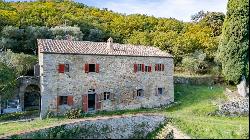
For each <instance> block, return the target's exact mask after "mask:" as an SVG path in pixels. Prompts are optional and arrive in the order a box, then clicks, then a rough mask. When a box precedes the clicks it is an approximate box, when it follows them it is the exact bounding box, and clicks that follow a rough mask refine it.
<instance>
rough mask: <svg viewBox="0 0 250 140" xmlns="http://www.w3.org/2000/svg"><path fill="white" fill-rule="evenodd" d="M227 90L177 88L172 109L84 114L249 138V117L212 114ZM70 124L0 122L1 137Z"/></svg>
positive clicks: (54, 120) (61, 119)
mask: <svg viewBox="0 0 250 140" xmlns="http://www.w3.org/2000/svg"><path fill="white" fill-rule="evenodd" d="M223 91H224V88H223V87H220V86H215V87H213V88H212V89H211V88H209V87H208V86H202V85H199V86H195V85H187V86H185V85H175V101H176V102H177V104H176V105H174V106H173V107H170V108H164V107H162V108H156V109H134V110H120V111H112V112H106V111H101V112H97V113H96V114H87V115H82V116H81V117H96V116H111V115H122V114H137V113H149V112H150V113H161V114H165V115H167V116H168V117H170V118H172V119H171V120H172V123H173V124H174V125H175V126H176V127H177V128H179V129H180V130H182V131H183V132H184V133H186V134H187V135H189V136H190V137H192V138H217V139H223V138H247V137H248V135H249V127H248V125H249V117H219V116H211V115H209V113H211V112H214V111H216V110H217V108H218V107H217V106H216V103H218V102H220V101H223V100H225V95H224V94H223ZM64 121H67V119H66V118H65V117H58V118H50V119H45V120H39V119H36V120H34V121H30V122H13V123H7V124H1V123H0V135H3V134H8V133H13V132H16V131H24V130H32V129H34V128H42V127H45V126H49V125H54V124H58V123H60V122H64Z"/></svg>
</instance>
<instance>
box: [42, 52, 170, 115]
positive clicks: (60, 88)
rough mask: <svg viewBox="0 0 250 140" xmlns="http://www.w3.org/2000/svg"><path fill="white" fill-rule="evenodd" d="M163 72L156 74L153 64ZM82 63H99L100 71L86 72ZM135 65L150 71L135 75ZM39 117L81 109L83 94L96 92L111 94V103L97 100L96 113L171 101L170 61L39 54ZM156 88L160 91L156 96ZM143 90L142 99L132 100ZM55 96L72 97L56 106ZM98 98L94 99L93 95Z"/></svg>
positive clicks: (114, 56) (144, 57)
mask: <svg viewBox="0 0 250 140" xmlns="http://www.w3.org/2000/svg"><path fill="white" fill-rule="evenodd" d="M159 63H160V64H164V71H155V64H159ZM58 64H69V72H65V73H59V72H58ZM85 64H99V72H98V73H96V72H89V73H86V72H85V70H84V66H85ZM134 64H144V65H145V66H151V67H152V71H151V72H142V71H138V72H134ZM39 65H40V83H41V117H44V116H45V115H46V113H47V112H48V111H52V112H56V113H59V114H60V113H65V111H66V110H69V109H71V108H81V109H82V108H83V106H84V105H83V104H84V103H83V100H84V99H83V98H84V97H83V95H88V94H89V92H88V91H89V89H95V92H94V93H95V94H96V95H102V96H103V94H102V93H104V92H110V93H111V94H112V95H113V97H114V98H113V99H111V100H103V99H102V100H98V101H97V100H96V101H97V102H99V103H100V107H99V110H121V109H135V108H141V107H145V108H152V107H158V106H161V105H166V104H169V103H171V102H173V101H174V85H173V58H172V57H153V56H151V57H148V56H122V55H88V54H59V53H57V54H56V53H39ZM158 88H162V89H163V92H162V93H163V94H161V95H159V94H157V93H158ZM138 89H143V96H141V97H135V95H136V93H137V90H138ZM58 96H72V97H73V103H72V104H70V105H67V104H66V105H58V104H57V102H58ZM96 97H97V96H96Z"/></svg>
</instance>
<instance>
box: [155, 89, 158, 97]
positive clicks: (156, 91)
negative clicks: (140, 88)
mask: <svg viewBox="0 0 250 140" xmlns="http://www.w3.org/2000/svg"><path fill="white" fill-rule="evenodd" d="M155 96H158V88H155Z"/></svg>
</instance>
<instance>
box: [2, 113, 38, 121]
mask: <svg viewBox="0 0 250 140" xmlns="http://www.w3.org/2000/svg"><path fill="white" fill-rule="evenodd" d="M31 116H35V117H37V116H39V111H37V110H35V111H25V112H16V113H8V114H1V115H0V122H4V121H9V120H12V121H13V120H19V119H24V118H30V117H31Z"/></svg>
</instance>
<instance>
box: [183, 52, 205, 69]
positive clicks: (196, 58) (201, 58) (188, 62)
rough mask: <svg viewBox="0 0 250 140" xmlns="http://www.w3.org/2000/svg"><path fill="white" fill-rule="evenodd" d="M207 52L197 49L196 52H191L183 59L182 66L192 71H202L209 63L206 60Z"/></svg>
mask: <svg viewBox="0 0 250 140" xmlns="http://www.w3.org/2000/svg"><path fill="white" fill-rule="evenodd" d="M205 58H206V54H205V53H203V52H202V51H196V52H195V53H192V54H189V55H187V56H186V57H184V58H183V60H182V66H183V67H184V68H185V69H186V70H187V71H188V72H189V73H190V74H193V73H199V72H200V73H201V72H202V71H204V70H206V69H207V67H208V64H207V63H206V61H205Z"/></svg>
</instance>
